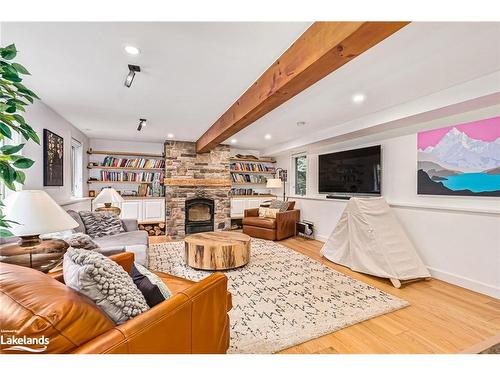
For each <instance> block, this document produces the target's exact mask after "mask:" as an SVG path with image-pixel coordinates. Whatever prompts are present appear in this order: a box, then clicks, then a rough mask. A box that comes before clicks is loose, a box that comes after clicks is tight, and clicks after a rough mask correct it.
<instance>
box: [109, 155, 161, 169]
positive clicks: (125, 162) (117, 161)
mask: <svg viewBox="0 0 500 375" xmlns="http://www.w3.org/2000/svg"><path fill="white" fill-rule="evenodd" d="M101 166H102V167H115V168H144V169H147V168H152V169H153V168H154V169H161V168H164V167H165V160H163V159H147V158H116V157H114V156H106V157H105V158H104V160H103V162H102V164H101Z"/></svg>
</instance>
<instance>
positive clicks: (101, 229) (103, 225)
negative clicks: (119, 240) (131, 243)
mask: <svg viewBox="0 0 500 375" xmlns="http://www.w3.org/2000/svg"><path fill="white" fill-rule="evenodd" d="M80 217H81V218H82V221H83V223H84V224H85V230H86V232H87V234H88V235H89V236H90V237H92V238H95V237H103V236H110V235H112V234H118V233H120V232H125V229H123V226H122V221H121V220H120V218H119V217H118V216H116V215H115V214H113V213H111V212H90V211H81V212H80Z"/></svg>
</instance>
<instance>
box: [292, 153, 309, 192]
mask: <svg viewBox="0 0 500 375" xmlns="http://www.w3.org/2000/svg"><path fill="white" fill-rule="evenodd" d="M293 171H294V173H293V176H294V185H293V186H294V192H295V195H306V184H307V156H306V155H296V156H293Z"/></svg>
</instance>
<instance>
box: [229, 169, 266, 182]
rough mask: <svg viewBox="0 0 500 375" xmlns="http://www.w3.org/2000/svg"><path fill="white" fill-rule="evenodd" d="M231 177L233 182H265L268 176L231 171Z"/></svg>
mask: <svg viewBox="0 0 500 375" xmlns="http://www.w3.org/2000/svg"><path fill="white" fill-rule="evenodd" d="M231 178H232V180H233V182H236V183H249V184H265V183H266V182H267V178H266V177H265V176H261V175H258V174H245V173H244V172H243V173H234V172H233V173H231Z"/></svg>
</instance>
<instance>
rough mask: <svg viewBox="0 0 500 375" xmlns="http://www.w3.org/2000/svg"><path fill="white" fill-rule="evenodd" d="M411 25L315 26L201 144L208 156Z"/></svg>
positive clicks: (347, 24)
mask: <svg viewBox="0 0 500 375" xmlns="http://www.w3.org/2000/svg"><path fill="white" fill-rule="evenodd" d="M408 23H409V22H315V23H314V24H312V25H311V26H310V27H309V28H308V29H307V30H306V31H305V32H304V33H303V34H302V35H301V36H300V37H299V38H298V39H297V40H296V41H295V43H293V44H292V45H291V46H290V48H288V49H287V50H286V51H285V52H284V53H283V54H282V55H281V57H280V58H279V59H278V60H277V61H276V62H274V64H273V65H271V67H269V68H268V69H267V70H266V71H265V72H264V73H263V74H262V75H261V76H260V78H259V79H258V80H257V81H255V83H254V84H253V85H252V86H251V87H250V88H249V89H248V90H247V91H246V92H245V93H244V94H243V95H242V96H241V97H240V98H239V99H238V100H237V101H236V102H235V103H234V104H233V105H232V106H231V107H230V108H229V109H228V110H227V111H226V112H225V113H224V114H223V115H222V116H221V117H220V118H219V119H218V120H217V121H216V122H215V123H214V124H213V125H212V126H211V127H210V128H209V129H208V130H207V131H206V132H205V133H204V134H203V135H202V136H201V137H200V138H199V139H198V141H197V142H196V151H197V152H200V153H201V152H208V151H210V150H212V149H213V148H214V147H216V146H217V145H218V144H220V143H223V142H224V141H226V140H227V139H229V138H230V137H231V136H233V135H234V134H236V133H238V132H239V131H240V130H242V129H244V128H246V127H247V126H248V125H250V124H251V123H253V122H255V121H256V120H258V119H259V118H261V117H262V116H264V115H266V114H267V113H269V112H271V111H272V110H273V109H275V108H277V107H279V106H280V105H281V104H283V103H285V102H286V101H287V100H289V99H291V98H293V97H294V96H295V95H297V94H298V93H300V92H301V91H303V90H305V89H306V88H308V87H309V86H311V85H313V84H314V83H316V82H318V81H319V80H320V79H322V78H324V77H326V76H327V75H328V74H330V73H332V72H333V71H335V70H337V69H338V68H340V67H341V66H342V65H344V64H346V63H347V62H349V61H351V60H352V59H354V58H356V57H357V56H359V55H361V54H362V53H363V52H365V51H366V50H368V49H370V48H371V47H373V46H374V45H376V44H377V43H379V42H381V41H382V40H384V39H385V38H387V37H389V36H391V35H392V34H394V33H395V32H397V31H398V30H399V29H401V28H402V27H404V26H406V25H407V24H408Z"/></svg>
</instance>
